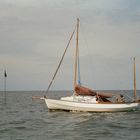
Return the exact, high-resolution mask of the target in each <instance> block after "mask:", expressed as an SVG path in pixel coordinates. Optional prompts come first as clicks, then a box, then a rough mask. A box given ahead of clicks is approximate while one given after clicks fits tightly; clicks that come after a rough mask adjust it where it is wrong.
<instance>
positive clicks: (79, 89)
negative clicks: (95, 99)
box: [74, 85, 97, 96]
mask: <svg viewBox="0 0 140 140" xmlns="http://www.w3.org/2000/svg"><path fill="white" fill-rule="evenodd" d="M74 90H75V92H76V94H77V95H88V96H95V95H96V94H97V93H96V92H95V91H93V90H91V89H89V88H86V87H83V86H79V85H76V86H75V88H74Z"/></svg>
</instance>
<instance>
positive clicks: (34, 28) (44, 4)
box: [0, 0, 140, 90]
mask: <svg viewBox="0 0 140 140" xmlns="http://www.w3.org/2000/svg"><path fill="white" fill-rule="evenodd" d="M77 17H79V18H80V35H79V47H80V65H81V79H82V83H83V85H85V86H88V87H90V88H93V89H97V90H100V89H107V90H109V89H132V88H133V63H132V60H131V58H132V57H136V64H137V65H136V66H137V67H136V68H137V73H136V74H137V88H138V89H140V1H139V0H0V90H3V81H4V77H3V71H4V69H6V70H7V75H8V77H7V89H8V90H46V89H47V87H48V84H49V82H50V80H51V78H52V75H53V73H54V72H55V69H56V67H57V65H58V62H59V59H60V58H61V55H62V53H63V51H64V49H65V47H66V45H67V42H68V40H69V37H70V35H71V33H72V31H73V29H74V27H75V24H76V18H77ZM74 40H75V38H74ZM74 48H75V41H73V42H72V43H71V45H70V47H69V49H68V53H67V55H66V57H65V61H64V63H63V65H62V67H61V69H60V71H59V73H58V75H57V77H56V80H55V82H54V84H53V86H52V87H51V89H52V90H53V89H55V90H56V89H59V90H61V89H62V90H63V89H72V88H73V55H74Z"/></svg>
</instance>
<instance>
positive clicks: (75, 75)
mask: <svg viewBox="0 0 140 140" xmlns="http://www.w3.org/2000/svg"><path fill="white" fill-rule="evenodd" d="M78 32H79V18H77V32H76V51H75V65H74V88H75V86H76V84H77V61H78Z"/></svg>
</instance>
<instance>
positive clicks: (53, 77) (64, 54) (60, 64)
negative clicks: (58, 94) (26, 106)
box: [46, 27, 76, 93]
mask: <svg viewBox="0 0 140 140" xmlns="http://www.w3.org/2000/svg"><path fill="white" fill-rule="evenodd" d="M75 29H76V27H75V28H74V30H73V32H72V34H71V36H70V39H69V42H68V44H67V46H66V48H65V50H64V53H63V55H62V58H61V60H60V62H59V64H58V66H57V69H56V71H55V73H54V75H53V78H52V80H51V82H50V84H49V86H48V89H47V90H46V93H48V91H49V89H50V87H51V85H52V83H53V81H54V78H55V76H56V74H57V72H58V70H59V68H60V66H61V64H62V61H63V59H64V56H65V54H66V51H67V49H68V47H69V45H70V42H71V40H72V37H73V35H74V33H75Z"/></svg>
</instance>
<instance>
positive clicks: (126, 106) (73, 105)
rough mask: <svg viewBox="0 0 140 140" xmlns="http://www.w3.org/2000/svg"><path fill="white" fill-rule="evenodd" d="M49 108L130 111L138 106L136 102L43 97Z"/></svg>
mask: <svg viewBox="0 0 140 140" xmlns="http://www.w3.org/2000/svg"><path fill="white" fill-rule="evenodd" d="M45 102H46V105H47V107H48V109H50V110H66V111H83V112H121V111H131V110H133V109H136V107H138V103H84V102H76V101H65V100H55V99H45Z"/></svg>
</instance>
